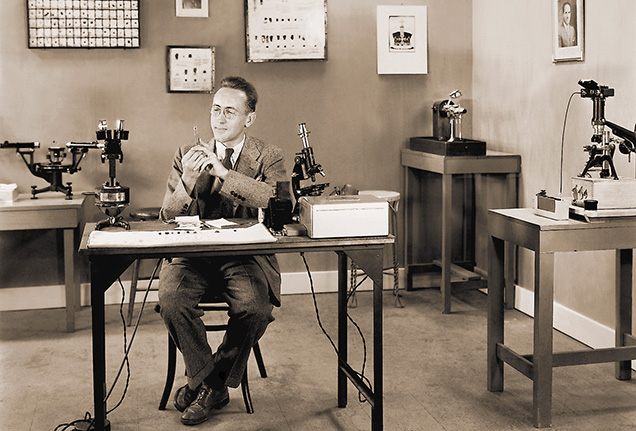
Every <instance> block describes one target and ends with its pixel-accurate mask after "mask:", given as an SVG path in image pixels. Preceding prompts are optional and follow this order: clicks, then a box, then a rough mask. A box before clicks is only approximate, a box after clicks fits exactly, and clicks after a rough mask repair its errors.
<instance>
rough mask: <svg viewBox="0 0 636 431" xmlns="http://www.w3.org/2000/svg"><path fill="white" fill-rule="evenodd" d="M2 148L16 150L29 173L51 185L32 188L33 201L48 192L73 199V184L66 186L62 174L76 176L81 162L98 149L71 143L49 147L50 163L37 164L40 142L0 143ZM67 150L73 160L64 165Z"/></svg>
mask: <svg viewBox="0 0 636 431" xmlns="http://www.w3.org/2000/svg"><path fill="white" fill-rule="evenodd" d="M54 143H55V142H54ZM0 148H15V150H16V152H17V153H18V154H19V155H20V157H22V160H24V163H25V164H26V165H27V167H28V168H29V171H30V172H31V173H32V174H33V175H35V176H36V177H39V178H42V179H44V180H46V181H47V182H48V183H49V185H48V186H47V187H43V188H39V189H38V188H37V186H31V199H37V196H36V195H37V194H39V193H43V192H48V191H52V192H61V193H64V194H66V199H73V189H72V187H71V183H70V182H67V183H66V185H64V181H63V180H62V174H63V173H68V174H74V173H75V172H77V171H79V170H81V168H80V167H79V164H80V162H81V161H82V159H83V158H84V156H85V155H86V153H87V152H88V150H89V149H91V148H97V143H96V142H91V143H86V144H72V143H70V142H69V143H68V144H66V148H65V147H58V146H52V147H49V153H48V154H47V155H46V158H47V159H48V160H49V163H36V162H35V160H34V156H35V149H36V148H40V143H39V142H8V141H5V142H2V143H0ZM67 148H68V150H69V151H70V152H71V154H72V156H73V160H72V162H71V163H70V164H62V162H63V160H64V159H65V158H66V155H67V153H66V149H67Z"/></svg>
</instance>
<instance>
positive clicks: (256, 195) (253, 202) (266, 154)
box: [160, 136, 288, 306]
mask: <svg viewBox="0 0 636 431" xmlns="http://www.w3.org/2000/svg"><path fill="white" fill-rule="evenodd" d="M193 146H194V144H189V145H183V146H181V147H179V148H178V149H177V151H176V153H175V156H174V159H173V162H172V169H171V171H170V175H169V177H168V183H167V186H166V194H165V196H164V199H163V205H162V207H161V212H160V215H161V219H162V220H163V221H169V220H172V219H174V218H175V217H176V216H181V215H199V216H200V217H201V218H203V219H205V218H210V217H209V215H210V212H209V211H208V209H207V208H208V206H209V205H207V204H210V205H212V204H213V205H215V206H218V202H219V196H220V197H221V199H224V200H229V201H230V202H231V205H232V208H233V216H234V217H235V218H254V219H255V218H257V216H258V208H265V207H267V204H268V202H269V199H270V197H272V196H273V195H274V190H275V188H276V182H277V181H288V179H287V174H286V171H285V163H284V155H283V151H282V150H281V149H280V148H277V147H275V146H272V145H268V144H266V143H264V142H263V141H261V140H259V139H256V138H253V137H250V136H246V138H245V143H244V144H243V149H242V150H241V154H240V155H239V159H238V162H237V164H236V166H235V168H234V169H233V170H231V171H229V172H228V174H227V176H226V177H225V180H221V179H220V178H217V177H214V179H213V181H212V185H211V189H210V193H209V195H207V194H206V195H204V196H201V194H199V195H198V196H194V195H195V192H194V191H193V192H192V194H190V193H188V192H187V190H186V188H185V186H184V185H183V182H182V181H181V175H182V173H183V165H182V162H181V159H182V157H183V155H185V154H186V153H187V152H188V151H189V150H190V148H192V147H193ZM208 175H209V174H208V173H205V172H204V173H202V174H201V175H200V176H199V179H198V180H197V186H199V185H200V182H202V181H205V180H206V179H209V178H206V176H208ZM197 186H195V189H196V188H197ZM202 200H203V202H201V201H202ZM202 204H206V205H205V208H206V209H205V213H204V214H202V213H201V212H202V208H200V206H201V205H202ZM206 216H207V217H206ZM254 259H255V260H256V261H257V262H258V264H259V265H260V266H261V268H262V269H263V271H264V272H265V274H266V276H267V279H268V281H269V285H270V291H271V293H272V295H273V298H272V299H274V301H273V302H274V305H277V306H278V305H280V269H279V267H278V262H277V261H276V256H275V255H262V256H254Z"/></svg>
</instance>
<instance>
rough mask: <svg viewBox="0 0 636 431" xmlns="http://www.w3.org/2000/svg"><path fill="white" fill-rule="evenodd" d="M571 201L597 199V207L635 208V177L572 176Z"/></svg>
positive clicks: (579, 203)
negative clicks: (616, 178) (615, 178)
mask: <svg viewBox="0 0 636 431" xmlns="http://www.w3.org/2000/svg"><path fill="white" fill-rule="evenodd" d="M572 197H573V200H572V203H573V204H574V205H578V206H581V207H582V206H583V201H585V200H595V201H598V209H599V210H602V209H618V208H636V179H634V178H620V179H618V180H614V179H612V178H579V177H574V178H572Z"/></svg>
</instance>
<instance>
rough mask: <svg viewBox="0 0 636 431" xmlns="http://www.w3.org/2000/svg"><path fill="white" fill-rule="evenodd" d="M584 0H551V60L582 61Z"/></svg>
mask: <svg viewBox="0 0 636 431" xmlns="http://www.w3.org/2000/svg"><path fill="white" fill-rule="evenodd" d="M583 2H584V0H552V7H553V11H552V15H553V42H552V43H553V61H554V62H559V61H582V60H583V45H584V28H583V27H584V20H583V13H584V4H583Z"/></svg>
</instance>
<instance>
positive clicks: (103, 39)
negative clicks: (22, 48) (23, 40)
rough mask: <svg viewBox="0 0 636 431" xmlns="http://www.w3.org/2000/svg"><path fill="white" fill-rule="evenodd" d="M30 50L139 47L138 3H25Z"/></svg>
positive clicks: (119, 0)
mask: <svg viewBox="0 0 636 431" xmlns="http://www.w3.org/2000/svg"><path fill="white" fill-rule="evenodd" d="M27 29H28V46H29V48H139V1H138V0H92V1H87V0H81V1H79V0H72V1H71V0H27Z"/></svg>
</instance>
